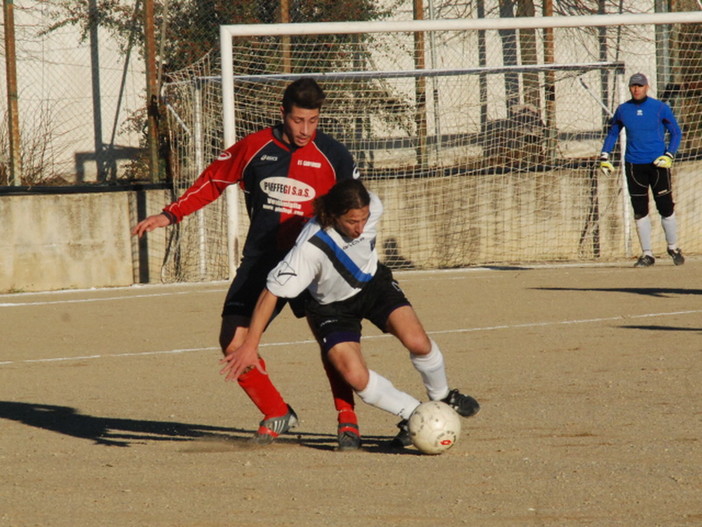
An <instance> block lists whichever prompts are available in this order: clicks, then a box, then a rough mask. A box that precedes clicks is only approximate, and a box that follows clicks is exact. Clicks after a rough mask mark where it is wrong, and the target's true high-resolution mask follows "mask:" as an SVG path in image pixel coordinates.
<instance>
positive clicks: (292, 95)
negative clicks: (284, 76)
mask: <svg viewBox="0 0 702 527" xmlns="http://www.w3.org/2000/svg"><path fill="white" fill-rule="evenodd" d="M326 97H327V96H326V95H325V94H324V90H322V88H321V87H320V86H319V84H317V81H315V80H314V79H313V78H311V77H302V78H300V79H297V80H296V81H295V82H292V83H290V84H289V85H288V87H287V88H285V93H283V111H284V112H285V113H290V112H291V111H292V107H293V106H297V107H299V108H305V109H307V110H319V109H321V108H322V103H324V99H325V98H326Z"/></svg>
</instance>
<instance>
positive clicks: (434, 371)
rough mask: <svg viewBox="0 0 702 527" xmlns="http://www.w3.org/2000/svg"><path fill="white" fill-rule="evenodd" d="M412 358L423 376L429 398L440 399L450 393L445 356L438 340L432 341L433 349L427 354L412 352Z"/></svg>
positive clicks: (415, 366)
mask: <svg viewBox="0 0 702 527" xmlns="http://www.w3.org/2000/svg"><path fill="white" fill-rule="evenodd" d="M410 360H411V361H412V364H413V365H414V368H415V369H416V370H417V371H418V372H419V374H420V375H421V376H422V382H424V387H425V388H426V390H427V395H428V396H429V399H431V400H432V401H440V400H441V399H443V398H444V397H446V396H447V395H448V393H449V386H448V379H447V378H446V366H445V364H444V356H443V354H442V353H441V350H440V349H439V346H437V345H436V342H434V341H433V340H432V341H431V351H430V352H429V353H428V354H426V355H413V354H411V353H410Z"/></svg>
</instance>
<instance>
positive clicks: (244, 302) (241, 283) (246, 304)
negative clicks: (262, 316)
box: [222, 254, 304, 325]
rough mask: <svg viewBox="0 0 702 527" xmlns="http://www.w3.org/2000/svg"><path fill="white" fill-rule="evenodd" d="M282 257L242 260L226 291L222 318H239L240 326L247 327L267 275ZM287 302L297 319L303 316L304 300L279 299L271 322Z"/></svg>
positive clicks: (273, 256) (272, 256)
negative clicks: (240, 320)
mask: <svg viewBox="0 0 702 527" xmlns="http://www.w3.org/2000/svg"><path fill="white" fill-rule="evenodd" d="M283 256H285V255H284V254H282V255H269V256H265V257H263V258H257V259H254V258H244V259H243V260H242V261H241V265H239V268H238V269H237V270H236V276H235V277H234V280H233V281H232V284H231V285H230V286H229V291H227V296H226V298H225V299H224V306H223V308H222V316H223V317H225V316H226V317H232V316H233V317H237V318H241V319H242V324H241V325H248V320H250V319H251V315H252V314H253V312H254V308H255V307H256V302H258V297H259V296H261V292H262V291H263V290H264V289H265V287H266V280H267V279H268V273H270V272H271V269H273V268H274V267H275V266H276V265H278V262H280V260H282V259H283ZM288 302H289V303H290V307H291V308H292V310H293V313H295V316H296V317H297V318H302V317H303V316H304V300H303V299H302V297H299V298H297V299H291V300H288V299H285V298H279V299H278V303H277V305H276V308H275V311H274V313H273V316H272V317H271V320H273V319H274V318H275V317H276V316H277V315H278V314H279V313H280V312H281V311H282V309H283V307H285V304H286V303H288ZM244 321H245V323H244Z"/></svg>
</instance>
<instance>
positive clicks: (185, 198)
mask: <svg viewBox="0 0 702 527" xmlns="http://www.w3.org/2000/svg"><path fill="white" fill-rule="evenodd" d="M354 177H358V172H357V169H356V165H355V163H354V161H353V158H352V157H351V154H350V153H349V151H348V150H347V149H346V147H345V146H343V145H342V144H341V143H339V142H338V141H336V140H335V139H333V138H332V137H330V136H328V135H326V134H324V133H322V132H320V131H317V133H316V135H315V137H314V138H313V139H312V141H310V142H309V143H307V145H305V146H303V147H295V146H291V145H288V144H287V143H285V142H283V140H282V125H278V126H275V127H272V128H266V129H264V130H261V131H259V132H256V133H253V134H250V135H248V136H246V137H244V138H243V139H241V140H240V141H238V142H237V143H236V144H234V145H233V146H231V147H230V148H228V149H226V150H225V151H224V152H222V153H221V154H220V156H219V157H218V158H217V159H216V160H215V161H214V162H213V163H212V164H210V165H209V166H208V167H207V168H206V169H205V170H204V171H203V172H202V174H200V176H199V177H198V178H197V180H196V181H195V182H194V183H193V184H192V185H191V186H190V188H189V189H188V190H186V191H185V192H184V193H183V195H182V196H181V197H180V198H178V200H177V201H175V202H173V203H171V204H170V205H168V206H167V207H166V208H165V209H164V213H165V214H166V215H168V216H169V218H171V220H172V221H176V222H177V221H180V220H182V219H183V217H184V216H187V215H188V214H191V213H193V212H195V211H196V210H198V209H200V208H202V207H204V206H205V205H207V204H208V203H211V202H212V201H214V200H215V199H217V198H218V197H219V196H220V195H221V194H222V192H224V189H226V188H227V187H228V186H229V185H231V184H233V183H238V184H239V186H240V187H241V188H242V190H243V191H244V196H245V200H246V208H247V212H248V215H249V218H250V220H251V225H250V227H249V232H248V235H247V238H246V243H245V244H244V251H243V255H244V257H245V258H247V257H258V256H261V255H263V254H266V253H268V254H271V253H279V254H280V253H283V254H284V253H285V252H287V251H288V250H289V249H290V248H291V247H292V246H293V245H294V243H295V239H296V238H297V235H298V234H299V233H300V230H301V229H302V226H303V225H304V224H305V223H306V222H307V220H308V219H309V218H310V217H312V215H313V213H314V211H313V201H314V198H315V197H317V196H319V195H324V194H326V193H327V192H328V191H329V189H330V188H331V187H332V186H333V185H334V184H335V183H336V182H337V181H341V180H343V179H348V178H354Z"/></svg>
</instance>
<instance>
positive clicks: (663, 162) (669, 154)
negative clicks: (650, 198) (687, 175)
mask: <svg viewBox="0 0 702 527" xmlns="http://www.w3.org/2000/svg"><path fill="white" fill-rule="evenodd" d="M661 121H662V123H663V126H664V128H665V129H666V130H667V131H668V147H667V148H666V151H665V153H664V154H663V155H662V156H658V157H657V158H656V159H655V160H654V161H653V164H654V165H656V166H657V167H658V168H671V167H672V166H673V160H674V159H675V153H676V152H677V151H678V148H679V147H680V141H681V140H682V131H681V130H680V126H679V125H678V122H677V120H676V119H675V116H674V115H673V111H672V110H671V109H670V106H668V105H667V104H664V106H663V117H662V118H661Z"/></svg>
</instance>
